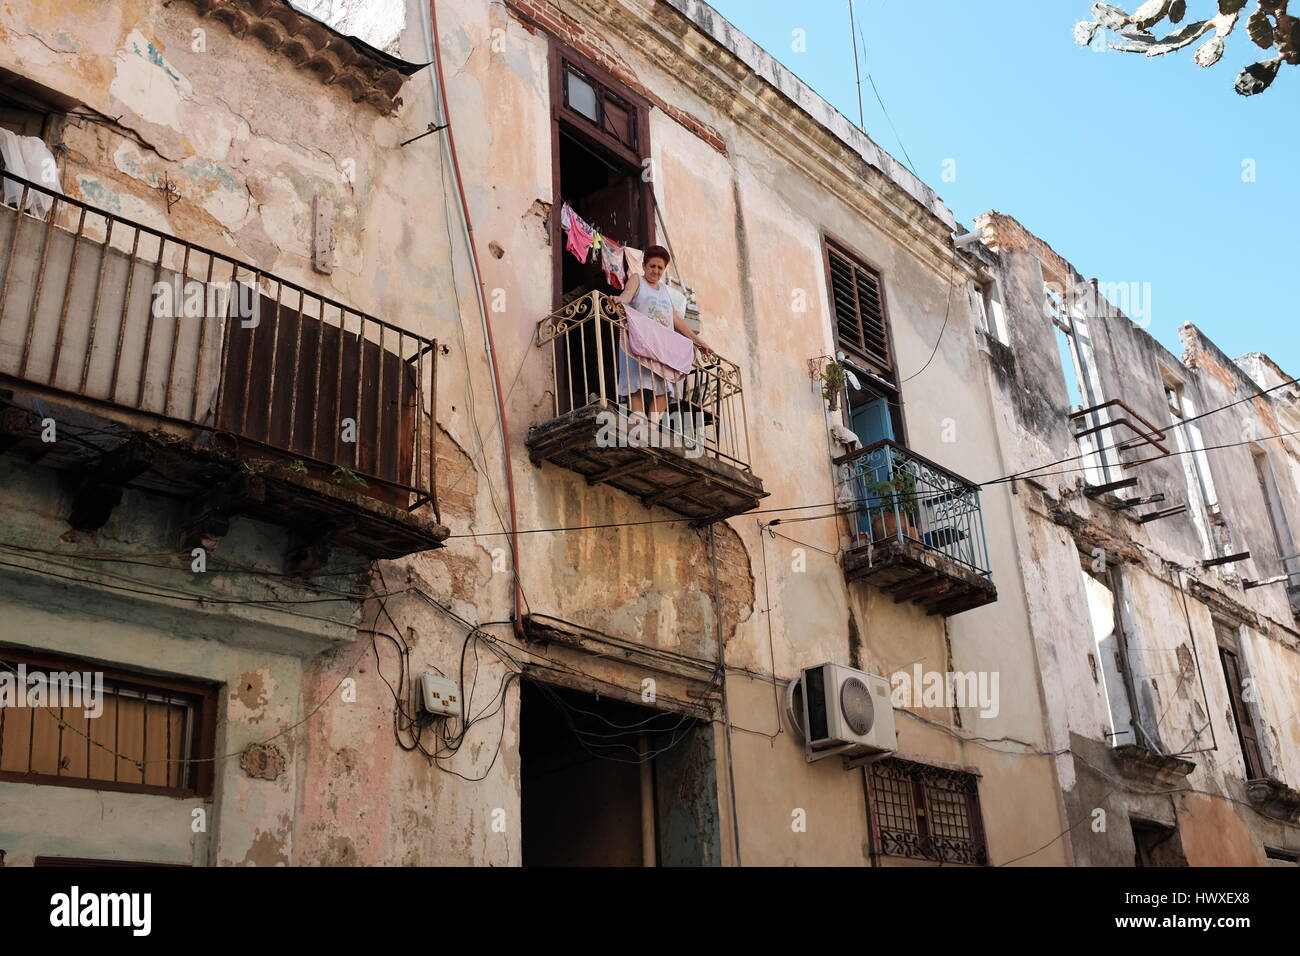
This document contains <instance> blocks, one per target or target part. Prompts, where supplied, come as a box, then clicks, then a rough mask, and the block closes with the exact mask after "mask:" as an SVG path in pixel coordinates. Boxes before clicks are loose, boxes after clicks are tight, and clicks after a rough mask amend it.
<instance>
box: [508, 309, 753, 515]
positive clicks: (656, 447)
mask: <svg viewBox="0 0 1300 956" xmlns="http://www.w3.org/2000/svg"><path fill="white" fill-rule="evenodd" d="M626 331H627V320H626V319H625V318H624V316H623V314H622V310H621V309H620V308H619V307H618V303H617V302H616V301H615V300H614V299H611V298H610V297H608V296H606V295H604V294H602V293H600V292H590V293H587V294H586V295H584V296H582V297H580V298H578V299H575V300H574V301H572V302H570V303H569V304H568V305H566V306H564V307H563V308H562V309H559V310H558V311H556V312H554V313H553V314H551V315H549V316H547V317H546V318H545V319H543V320H542V321H541V322H540V323H539V325H538V329H537V346H538V348H541V349H546V350H548V351H550V353H551V358H552V364H553V368H554V373H553V374H554V378H553V382H554V388H553V391H554V395H555V416H554V418H552V419H551V420H550V421H547V422H543V423H540V424H538V425H534V426H533V427H532V428H531V429H530V430H529V435H528V449H529V455H530V457H531V458H532V460H533V461H534V462H535V463H540V462H542V461H549V462H551V463H552V464H555V465H558V466H560V467H562V468H567V469H569V470H571V471H576V472H579V473H580V474H582V475H584V476H585V477H586V479H587V481H588V483H590V484H598V483H606V484H610V485H613V486H614V487H617V488H621V489H622V490H624V491H626V492H628V493H629V494H632V495H636V496H637V497H638V498H640V499H641V500H642V501H643V502H644V503H645V504H647V505H662V506H663V507H665V508H668V509H670V510H673V511H676V512H677V513H678V514H682V515H685V516H688V517H691V518H694V519H697V520H699V521H701V522H708V521H716V520H718V519H720V518H725V517H729V516H731V515H736V514H741V513H743V512H745V511H749V510H750V509H751V508H753V507H754V506H755V505H756V504H757V502H758V501H759V499H761V498H764V497H766V495H767V492H765V491H764V490H763V483H762V481H761V480H759V479H758V478H757V477H755V475H754V474H753V471H752V469H751V468H750V462H749V432H748V426H747V424H746V419H745V400H744V392H743V389H742V387H741V381H740V369H739V368H738V367H737V366H736V364H735V363H734V362H730V361H728V360H727V359H724V358H722V357H720V356H704V357H702V356H701V355H699V353H696V355H695V358H694V363H693V367H692V368H691V370H690V371H689V372H687V373H686V375H685V377H684V378H683V379H682V380H681V381H680V382H676V383H673V388H672V394H671V395H665V396H661V397H659V398H657V399H656V398H652V397H651V396H650V391H651V389H650V387H649V381H650V379H649V376H648V374H647V373H646V372H645V370H643V369H642V368H641V367H640V365H639V363H637V362H636V360H635V359H634V358H631V357H629V356H628V354H627V352H626V351H625V350H624V348H623V345H624V340H625V334H626ZM642 376H645V378H643V377H642ZM643 384H644V385H645V386H646V387H645V388H644V389H642V388H641V386H642V385H643ZM656 401H657V402H658V403H659V407H658V408H656V407H655V405H654V403H655V402H656Z"/></svg>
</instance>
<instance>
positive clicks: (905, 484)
mask: <svg viewBox="0 0 1300 956" xmlns="http://www.w3.org/2000/svg"><path fill="white" fill-rule="evenodd" d="M867 490H868V492H869V493H870V497H869V498H868V499H867V501H868V502H871V501H874V502H876V504H870V505H867V507H866V512H867V513H868V514H869V515H870V516H871V537H872V540H874V541H880V540H882V539H884V538H898V537H907V538H912V539H913V540H915V541H920V540H921V533H920V532H919V531H918V530H917V528H916V476H915V475H913V474H911V473H910V472H906V471H900V472H898V473H897V474H895V475H893V476H892V477H890V478H886V479H884V480H882V481H877V482H876V483H875V484H873V485H870V486H868V488H867Z"/></svg>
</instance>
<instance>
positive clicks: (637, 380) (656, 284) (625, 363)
mask: <svg viewBox="0 0 1300 956" xmlns="http://www.w3.org/2000/svg"><path fill="white" fill-rule="evenodd" d="M671 261H672V257H671V256H670V255H669V254H668V250H667V249H665V248H664V247H663V246H651V247H650V248H649V249H647V250H646V251H645V260H644V268H645V275H644V276H637V275H634V276H629V277H628V280H627V287H626V288H625V289H624V290H623V292H622V293H621V294H620V295H619V297H618V299H617V300H616V301H617V302H619V303H622V304H625V305H630V306H631V307H632V308H634V309H636V310H637V311H638V312H641V313H643V314H644V315H646V316H648V317H649V318H651V319H653V320H654V321H656V322H658V323H659V324H660V325H664V326H667V327H668V328H670V329H674V330H675V331H676V332H677V333H678V334H680V335H684V336H686V337H687V338H688V339H690V340H691V341H692V342H694V343H695V347H696V348H698V349H699V350H700V351H701V352H703V353H705V354H706V355H712V354H713V349H711V348H709V346H708V345H707V344H705V342H704V340H703V339H701V338H700V337H699V336H698V335H696V334H695V333H694V332H693V331H691V328H690V326H688V325H687V324H686V319H685V317H684V316H683V315H682V314H681V312H679V311H678V310H677V308H676V306H675V305H674V304H673V297H672V294H671V293H670V292H669V291H668V283H667V282H665V281H664V270H665V269H667V268H668V263H669V262H671ZM614 360H615V362H616V363H617V369H618V382H619V384H618V395H619V397H620V398H623V397H625V396H626V397H628V407H629V408H630V409H631V410H632V411H634V412H640V413H641V414H645V393H646V392H650V393H651V395H652V396H653V399H652V400H653V405H652V407H651V412H652V414H654V416H655V417H656V418H657V417H658V416H659V415H660V414H662V413H663V412H664V411H665V410H666V409H667V407H668V399H669V397H670V396H671V397H673V398H676V397H677V395H676V390H675V388H674V386H673V384H672V383H671V382H668V381H666V380H665V379H664V378H663V377H662V376H660V375H656V374H655V373H654V372H652V371H650V370H649V369H648V368H645V367H644V366H642V365H641V364H640V363H639V362H638V361H637V360H636V358H635V357H634V356H632V355H628V354H627V353H626V352H624V351H623V347H622V345H621V344H620V345H618V346H617V347H616V349H615V357H614Z"/></svg>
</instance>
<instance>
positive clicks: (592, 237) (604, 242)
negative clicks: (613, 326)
mask: <svg viewBox="0 0 1300 956" xmlns="http://www.w3.org/2000/svg"><path fill="white" fill-rule="evenodd" d="M560 228H561V229H563V230H564V231H565V232H567V233H568V234H569V238H568V240H567V241H566V242H565V244H564V248H565V249H566V250H568V251H569V252H570V253H572V254H573V257H574V258H575V259H577V260H578V261H579V262H582V263H586V261H587V256H588V255H589V254H593V253H600V266H601V269H602V270H604V273H605V280H606V281H607V282H608V283H609V284H610V285H612V286H613V287H614V288H615V289H622V288H623V287H624V286H625V285H626V284H627V276H630V275H633V276H639V275H645V267H644V260H645V253H644V252H643V251H642V250H640V249H634V248H632V247H631V246H628V245H626V244H625V243H622V242H618V241H617V240H614V239H611V238H610V237H609V236H606V235H604V234H603V233H601V231H600V229H599V228H597V227H595V226H593V225H591V223H589V222H587V221H586V220H585V219H583V218H582V217H581V216H579V215H578V214H577V213H576V212H574V211H573V207H572V206H571V205H569V203H567V202H566V203H565V204H564V205H563V206H561V207H560Z"/></svg>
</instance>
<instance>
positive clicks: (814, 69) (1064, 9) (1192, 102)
mask: <svg viewBox="0 0 1300 956" xmlns="http://www.w3.org/2000/svg"><path fill="white" fill-rule="evenodd" d="M712 3H713V6H714V7H715V8H716V9H717V10H718V11H719V12H720V13H721V14H722V15H723V16H725V17H726V18H727V19H729V20H730V21H731V22H732V23H734V24H735V25H736V26H737V27H739V28H740V29H741V30H743V31H744V32H746V33H747V34H749V36H751V37H752V38H753V39H754V40H755V41H756V42H757V43H758V44H759V45H761V46H762V47H764V48H765V49H766V50H767V51H768V52H770V53H771V54H772V55H773V56H775V57H776V58H777V59H778V60H780V61H781V62H782V63H784V64H785V65H786V66H787V67H788V68H789V69H790V70H792V71H793V72H794V73H795V74H797V75H798V76H799V77H800V78H801V79H802V80H804V81H805V82H806V83H808V84H809V85H810V86H812V87H813V88H814V89H815V90H817V91H818V92H819V93H820V94H821V95H822V96H824V97H825V98H826V99H827V100H829V101H830V102H831V103H832V104H833V105H834V106H835V107H836V108H837V109H839V110H840V112H842V113H844V115H845V116H848V117H849V118H850V119H852V120H854V121H855V122H856V121H857V118H858V99H857V90H856V86H855V81H854V73H853V47H852V45H851V43H850V40H849V36H850V32H849V16H848V4H847V0H803V2H800V3H791V2H789V0H712ZM1136 5H1137V4H1136V3H1135V2H1133V0H1129V3H1128V4H1127V8H1128V9H1130V10H1131V9H1132V8H1134V7H1135V6H1136ZM1214 6H1216V5H1215V2H1214V0H1188V14H1187V17H1186V19H1185V20H1184V22H1189V21H1191V20H1195V19H1203V18H1205V17H1207V16H1209V15H1210V13H1209V12H1208V11H1209V10H1210V8H1211V7H1214ZM1090 7H1091V3H1090V2H1089V0H996V2H977V0H928V2H926V3H923V4H922V3H917V2H915V0H856V4H855V16H856V18H857V23H858V27H859V31H860V33H861V40H860V41H859V56H860V57H861V56H862V49H863V46H864V45H865V57H864V58H862V61H861V62H862V66H863V77H862V106H863V113H864V114H865V118H866V119H865V126H866V130H867V132H868V134H870V136H871V137H872V138H873V139H874V140H875V141H876V142H877V143H879V144H880V145H881V146H882V147H883V148H885V149H887V150H888V151H889V152H890V153H892V154H893V155H894V156H896V157H897V158H898V159H900V160H902V161H904V162H906V161H907V156H904V155H903V152H904V151H903V148H902V147H900V145H899V142H900V139H901V142H902V144H903V147H906V152H907V154H908V156H910V157H911V163H910V164H909V165H911V166H912V167H913V169H914V170H915V171H916V173H917V175H918V176H919V177H920V178H921V179H922V180H924V181H925V182H926V183H928V184H929V185H930V186H931V187H932V188H934V189H935V190H936V191H937V192H938V193H939V195H940V196H942V197H943V199H944V201H945V202H946V203H947V204H948V206H949V208H951V209H952V210H953V213H954V215H956V217H957V219H958V221H960V222H963V223H966V224H969V223H970V222H971V220H973V219H974V218H975V216H977V215H979V214H980V213H981V212H984V211H986V210H988V209H997V210H998V211H1000V212H1004V213H1007V214H1009V215H1012V216H1015V217H1016V218H1017V219H1019V220H1020V221H1021V222H1023V223H1024V224H1025V225H1026V226H1027V227H1028V228H1029V229H1030V230H1032V231H1033V232H1035V233H1036V234H1038V235H1039V236H1041V237H1042V238H1043V239H1045V240H1046V241H1047V242H1049V243H1050V244H1051V245H1052V247H1053V248H1054V249H1056V251H1057V252H1059V253H1060V254H1061V255H1063V256H1064V257H1065V258H1066V259H1068V260H1070V261H1071V262H1072V263H1073V264H1074V266H1075V267H1076V268H1077V269H1078V270H1079V272H1081V273H1082V274H1083V275H1084V276H1085V277H1087V278H1093V277H1096V278H1097V279H1099V280H1100V281H1102V282H1138V283H1148V282H1149V283H1150V302H1149V305H1150V320H1151V321H1150V325H1149V326H1148V329H1149V331H1150V332H1151V333H1152V334H1153V335H1155V336H1156V338H1157V339H1159V340H1160V342H1162V343H1163V344H1164V345H1165V346H1166V347H1167V348H1169V349H1171V350H1172V351H1173V352H1174V353H1175V354H1177V355H1181V352H1182V349H1181V346H1180V345H1179V342H1178V331H1177V330H1178V326H1179V325H1181V324H1182V323H1183V322H1188V321H1190V322H1192V323H1194V324H1195V325H1197V326H1199V327H1200V328H1201V329H1202V330H1204V331H1205V332H1206V334H1208V335H1209V336H1210V338H1212V339H1213V340H1214V341H1215V342H1216V343H1217V344H1218V345H1219V347H1220V348H1222V349H1223V350H1224V351H1225V352H1227V353H1228V354H1229V355H1230V356H1234V357H1235V356H1238V355H1242V354H1244V353H1246V352H1265V353H1267V354H1268V355H1269V356H1271V357H1272V358H1273V360H1274V361H1276V362H1277V363H1278V364H1279V365H1281V366H1282V368H1283V369H1284V370H1286V371H1287V372H1288V373H1290V374H1291V375H1300V335H1298V334H1297V313H1298V312H1300V309H1298V308H1297V298H1298V297H1300V296H1298V294H1297V289H1296V285H1297V281H1298V280H1297V276H1298V275H1300V261H1298V260H1300V255H1298V253H1300V239H1298V238H1297V230H1298V229H1300V67H1293V66H1287V65H1285V64H1284V65H1283V66H1282V70H1281V73H1280V74H1279V75H1278V78H1277V80H1276V81H1275V82H1274V83H1273V86H1272V88H1271V89H1269V90H1267V91H1266V92H1264V93H1263V94H1260V95H1258V96H1254V97H1250V98H1247V97H1242V96H1239V95H1238V94H1237V93H1236V92H1234V90H1233V82H1234V80H1235V79H1236V75H1237V72H1238V71H1239V70H1240V69H1241V68H1242V67H1243V66H1245V65H1247V64H1248V63H1251V62H1253V61H1255V60H1257V59H1263V58H1264V56H1266V55H1267V54H1266V53H1265V51H1262V50H1260V49H1259V48H1258V47H1256V46H1255V45H1254V44H1253V43H1251V42H1250V40H1249V39H1248V38H1247V37H1246V35H1245V30H1244V28H1243V27H1241V26H1239V27H1238V28H1237V30H1236V31H1235V32H1234V34H1233V36H1232V37H1231V39H1230V40H1229V42H1228V49H1227V52H1226V53H1225V54H1224V57H1223V59H1222V60H1220V61H1219V63H1218V64H1217V65H1216V66H1214V67H1211V68H1208V69H1202V68H1200V67H1198V66H1196V65H1195V64H1194V63H1193V62H1192V58H1191V57H1192V53H1193V51H1194V50H1195V49H1196V45H1193V46H1191V47H1187V48H1184V49H1183V50H1179V51H1177V52H1174V53H1170V54H1167V55H1165V56H1163V57H1151V58H1148V57H1145V56H1142V55H1140V54H1132V53H1121V52H1118V51H1114V50H1105V51H1101V52H1099V51H1095V50H1092V49H1085V48H1083V47H1080V46H1077V45H1076V44H1075V42H1074V38H1073V27H1074V24H1075V23H1076V22H1078V21H1079V20H1084V19H1088V10H1089V8H1090ZM1202 7H1203V8H1205V10H1204V11H1202V10H1201V9H1199V8H1202ZM795 30H803V31H805V34H804V37H805V42H806V45H807V48H806V50H805V51H804V52H795V51H794V49H793V48H792V47H793V32H792V31H795ZM868 73H869V74H870V75H871V77H872V78H873V79H874V80H875V85H876V88H877V89H878V90H879V93H880V98H881V99H882V100H883V101H884V106H885V108H886V109H887V110H888V118H887V117H886V115H885V113H884V112H883V111H882V109H881V105H880V103H879V102H878V101H877V99H876V94H875V93H874V92H873V91H872V88H871V84H870V83H869V82H868V80H867V74H868ZM890 120H892V121H893V126H892V127H891V125H890ZM895 128H896V129H897V133H895ZM948 160H951V161H952V162H951V163H949V165H948V166H947V168H948V169H949V170H951V177H952V181H945V180H944V171H945V161H948ZM1247 160H1253V171H1254V176H1255V181H1253V182H1246V181H1243V172H1245V171H1246V169H1245V167H1244V166H1243V163H1244V162H1245V161H1247Z"/></svg>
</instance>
